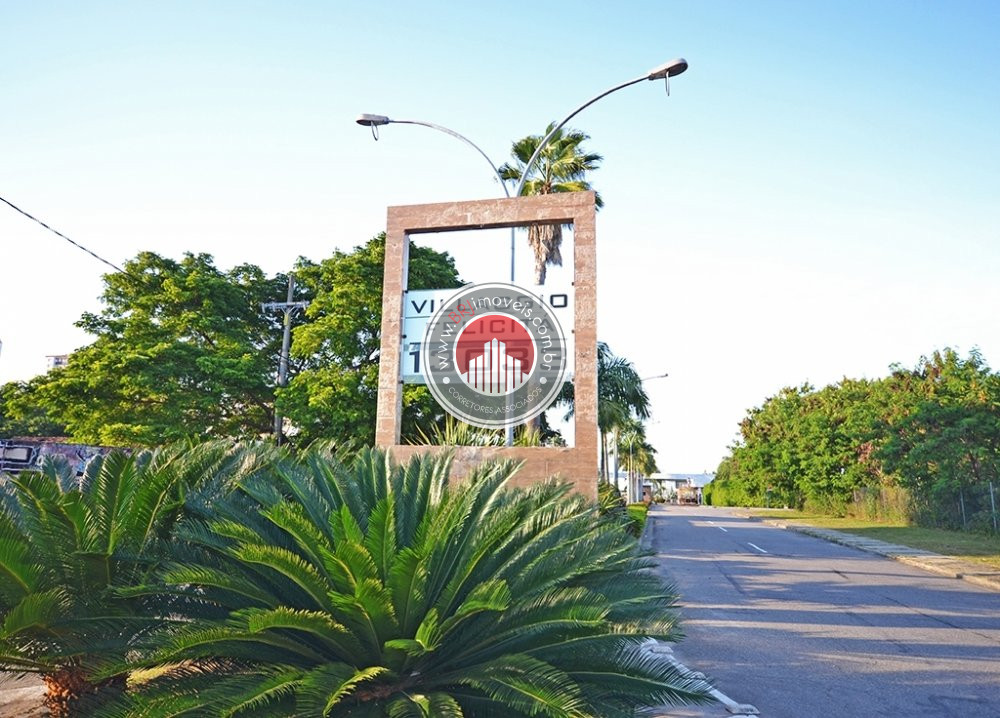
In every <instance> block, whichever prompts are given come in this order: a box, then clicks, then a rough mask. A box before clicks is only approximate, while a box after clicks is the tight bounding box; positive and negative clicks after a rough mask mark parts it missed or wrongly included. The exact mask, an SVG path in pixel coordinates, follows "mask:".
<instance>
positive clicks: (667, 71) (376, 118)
mask: <svg viewBox="0 0 1000 718" xmlns="http://www.w3.org/2000/svg"><path fill="white" fill-rule="evenodd" d="M687 69H688V62H687V60H685V59H684V58H682V57H678V58H676V59H673V60H670V61H669V62H665V63H663V64H662V65H659V66H657V67H654V68H653V69H652V70H650V71H649V72H647V73H646V74H644V75H640V76H639V77H636V78H633V79H631V80H628V81H627V82H623V83H621V84H619V85H615V86H614V87H610V88H608V89H607V90H605V91H604V92H602V93H600V94H598V95H595V96H594V97H592V98H591V99H589V100H587V101H586V102H585V103H583V104H582V105H580V106H579V107H577V108H576V109H575V110H573V111H572V112H571V113H569V114H568V115H566V117H565V118H564V119H563V121H562V122H560V123H559V124H558V125H556V126H555V127H553V128H552V129H551V130H549V133H548V134H547V135H545V137H543V138H542V141H541V142H539V143H538V147H536V148H535V152H534V154H532V155H531V157H530V159H528V161H527V162H526V163H525V165H524V169H522V170H521V179H520V181H519V182H518V183H517V188H516V189H515V190H514V196H515V197H519V196H521V192H522V191H524V184H525V182H527V180H528V173H529V172H530V171H531V168H532V167H533V166H534V164H535V162H537V161H538V157H539V155H541V153H542V150H544V149H545V146H546V145H547V144H548V143H549V142H551V141H552V138H553V137H555V135H556V133H557V132H559V130H561V129H562V128H563V126H564V125H565V124H566V123H567V122H569V121H570V120H572V119H573V118H574V117H576V116H577V115H578V114H579V113H580V112H582V111H583V110H585V109H587V108H588V107H590V106H591V105H592V104H594V103H595V102H597V101H598V100H600V99H601V98H602V97H607V96H608V95H610V94H611V93H613V92H617V91H618V90H622V89H624V88H626V87H629V86H631V85H635V84H637V83H639V82H642V81H643V80H663V81H664V83H665V84H666V88H667V94H668V95H669V94H670V78H671V77H676V76H677V75H680V74H681V73H682V72H684V71H686V70H687ZM355 122H357V123H358V124H359V125H362V126H363V127H371V129H372V136H373V137H374V138H375V139H376V140H378V128H379V127H381V126H383V125H388V124H400V125H421V126H423V127H430V128H431V129H434V130H438V131H439V132H444V133H445V134H448V135H451V136H452V137H454V138H456V139H459V140H461V141H462V142H464V143H465V144H467V145H469V146H470V147H472V148H473V149H474V150H476V152H478V153H479V154H480V155H482V156H483V157H484V158H485V159H486V161H487V162H489V165H490V169H492V170H493V172H494V173H495V174H496V176H497V179H499V180H500V186H501V187H503V191H504V194H505V195H506V196H507V197H510V196H511V195H510V192H509V191H508V190H507V185H506V184H504V180H503V177H501V176H500V170H499V169H498V168H497V166H496V165H495V164H494V163H493V160H491V159H490V158H489V156H488V155H487V154H486V153H485V152H484V151H483V150H482V149H481V148H480V147H479V145H477V144H476V143H474V142H473V141H472V140H470V139H469V138H468V137H465V136H464V135H461V134H459V133H458V132H455V131H454V130H450V129H448V128H447V127H442V126H441V125H436V124H434V123H433V122H424V121H422V120H393V119H390V118H389V117H387V116H386V115H373V114H367V113H366V114H361V115H358V117H357V119H356V120H355ZM510 281H511V283H513V282H514V228H513V227H512V228H511V230H510ZM662 376H666V374H663V375H662ZM650 378H652V379H657V378H660V377H658V376H657V377H650ZM505 443H506V445H507V446H512V445H513V443H514V429H513V427H512V426H508V427H507V437H506V442H505ZM615 453H616V461H615V463H616V464H617V451H616V452H615ZM615 471H616V472H617V466H616V469H615ZM617 480H618V477H617V476H616V477H615V481H616V482H617Z"/></svg>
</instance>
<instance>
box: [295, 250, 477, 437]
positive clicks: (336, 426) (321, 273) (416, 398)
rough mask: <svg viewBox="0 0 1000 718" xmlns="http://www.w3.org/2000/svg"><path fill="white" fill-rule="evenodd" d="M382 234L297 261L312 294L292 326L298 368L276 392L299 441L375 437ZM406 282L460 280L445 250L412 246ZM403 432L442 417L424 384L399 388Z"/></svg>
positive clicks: (422, 284) (427, 285)
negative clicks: (301, 317)
mask: <svg viewBox="0 0 1000 718" xmlns="http://www.w3.org/2000/svg"><path fill="white" fill-rule="evenodd" d="M384 259H385V235H384V234H382V235H379V236H377V237H375V238H374V239H372V240H371V241H369V242H368V243H367V244H366V245H364V246H363V247H359V248H357V249H356V250H354V251H353V252H351V253H349V254H345V253H342V252H337V253H336V254H334V255H333V256H332V257H330V258H329V259H327V260H324V261H323V262H321V263H320V264H312V263H309V262H305V261H303V262H300V264H299V266H298V268H297V269H296V276H297V277H298V278H299V281H300V282H301V283H302V285H303V286H305V287H307V288H308V290H309V292H310V293H311V294H312V296H313V297H314V299H313V301H312V303H311V304H310V305H309V308H308V309H307V310H306V315H305V320H304V321H302V322H300V323H299V324H298V326H296V328H295V330H294V340H293V342H292V355H293V357H294V358H295V359H296V360H297V361H298V362H299V364H300V367H301V368H300V370H299V371H298V372H297V373H296V375H295V376H294V377H293V378H292V380H291V382H290V383H289V385H288V387H287V388H286V389H283V390H281V391H280V392H279V399H278V405H279V408H280V410H281V412H282V414H283V415H284V416H286V417H288V419H289V420H290V421H291V422H292V423H293V424H294V425H295V426H296V428H297V429H298V430H299V431H300V432H301V433H300V434H299V436H298V437H297V440H298V441H299V442H300V443H304V442H307V441H309V440H312V439H317V438H332V439H337V440H340V441H344V440H354V441H355V442H357V443H359V444H364V443H368V444H370V443H372V442H373V441H374V438H375V410H376V400H377V393H378V363H379V347H380V342H381V322H382V277H383V272H384V270H383V262H384ZM408 286H409V288H410V289H442V288H449V287H458V286H461V282H460V281H459V278H458V272H457V270H456V269H455V264H454V260H452V258H451V257H450V256H448V255H447V254H442V253H440V252H435V251H434V250H432V249H427V248H425V247H419V246H416V245H411V247H410V266H409V273H408ZM403 408H404V411H403V432H404V433H405V434H411V433H414V432H415V431H416V428H417V427H418V426H420V425H424V426H427V425H429V424H431V423H433V422H435V421H438V420H440V419H441V418H442V416H443V412H442V411H441V409H440V408H439V407H438V405H437V403H436V402H435V401H434V399H433V397H432V396H431V395H430V392H428V391H427V389H425V388H424V387H422V386H418V385H412V384H409V385H406V386H405V387H404V389H403Z"/></svg>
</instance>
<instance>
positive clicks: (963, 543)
mask: <svg viewBox="0 0 1000 718" xmlns="http://www.w3.org/2000/svg"><path fill="white" fill-rule="evenodd" d="M750 513H751V514H752V515H754V516H760V517H762V518H773V519H789V520H792V521H796V522H801V523H804V524H809V525H810V526H818V527H820V528H825V529H834V530H836V531H844V532H845V533H850V534H857V535H858V536H864V537H866V538H872V539H878V540H879V541H888V542H889V543H896V544H900V545H902V546H910V547H912V548H919V549H923V550H925V551H933V552H934V553H940V554H944V555H945V556H954V557H955V558H958V559H962V560H963V561H970V562H972V563H980V564H984V565H986V566H989V567H991V568H993V569H996V570H998V571H1000V537H998V536H984V535H983V534H974V533H968V532H965V531H948V530H946V529H931V528H923V527H921V526H909V525H907V524H904V523H876V522H874V521H863V520H861V519H852V518H834V517H832V516H821V515H819V514H815V513H810V512H808V511H792V510H785V509H754V510H752V511H751V512H750Z"/></svg>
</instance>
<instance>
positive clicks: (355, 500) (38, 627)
mask: <svg viewBox="0 0 1000 718" xmlns="http://www.w3.org/2000/svg"><path fill="white" fill-rule="evenodd" d="M449 468H450V466H449V460H448V459H429V458H418V459H414V460H412V461H410V462H409V463H408V464H406V465H405V466H396V465H393V464H392V463H391V462H389V461H388V459H387V457H386V456H385V455H384V454H383V453H381V452H378V451H373V450H366V451H362V452H360V453H359V454H358V455H357V456H355V457H353V458H351V459H350V460H348V461H342V460H339V459H338V458H336V457H334V456H333V455H332V454H331V453H330V452H329V451H327V450H325V449H315V450H312V451H309V452H306V453H304V454H303V455H301V456H299V457H292V456H290V455H288V454H285V453H281V452H278V451H276V450H274V449H270V448H263V447H260V446H253V447H244V448H235V449H234V448H232V447H228V448H227V447H224V446H221V445H209V446H208V447H197V448H195V449H192V450H189V451H182V450H171V451H168V452H157V453H155V454H152V455H141V456H138V457H134V458H125V457H121V456H118V455H113V456H112V457H109V458H108V459H107V460H105V462H103V465H102V466H101V467H100V468H99V469H98V470H97V472H96V473H94V472H91V474H92V476H91V478H86V477H85V481H84V482H82V483H80V484H78V485H73V482H72V481H71V480H70V479H69V475H68V474H63V475H59V476H57V475H55V474H53V473H52V472H51V471H50V474H49V475H25V476H22V477H21V478H19V479H17V480H16V481H7V482H6V483H5V484H4V486H5V494H4V496H3V498H4V501H3V504H2V512H0V516H2V521H0V528H2V530H3V534H2V541H0V546H2V547H3V552H2V553H0V594H2V595H3V597H4V600H5V603H4V613H5V615H4V623H3V626H4V634H3V639H4V641H5V643H4V644H3V654H2V656H0V663H2V665H0V668H4V669H8V670H10V669H20V670H34V671H38V672H42V673H44V674H46V675H50V676H51V675H58V673H57V672H58V671H59V670H61V669H62V668H63V667H65V666H67V665H68V666H71V667H73V668H74V669H76V668H79V669H80V670H81V671H83V674H82V675H83V677H84V678H85V680H86V682H87V684H88V685H93V686H99V685H101V684H102V682H105V681H112V682H113V683H114V685H115V687H116V689H117V690H116V691H110V692H105V693H103V694H101V695H99V696H97V695H96V694H95V695H94V696H93V698H92V700H93V702H92V703H90V704H88V705H87V706H86V708H85V709H83V708H82V707H81V706H82V704H81V703H79V702H78V701H77V702H73V701H68V702H66V703H65V705H64V711H65V712H64V713H62V715H88V716H90V715H101V716H106V717H115V718H126V717H132V716H135V717H138V716H143V717H145V718H153V717H155V716H167V715H170V716H220V715H230V716H242V715H245V716H260V715H266V716H269V717H270V716H275V717H277V716H327V715H331V716H393V717H396V716H429V715H431V716H492V715H504V716H529V715H573V716H601V717H610V716H632V715H634V713H635V710H636V709H637V708H639V707H641V706H647V705H658V704H663V703H683V702H706V701H707V700H708V698H707V697H706V689H707V685H706V684H705V683H704V682H703V681H701V680H698V679H696V678H694V677H692V676H689V675H685V674H683V673H681V672H680V671H678V669H677V668H676V667H675V666H674V665H673V664H671V663H670V662H668V661H665V660H662V659H661V658H660V657H659V656H656V655H652V654H649V653H648V652H646V651H645V650H644V643H645V642H646V641H647V640H648V639H650V638H658V639H662V640H676V638H677V637H678V632H677V628H676V623H675V621H676V619H675V617H674V614H673V612H672V607H673V602H674V596H673V595H672V594H671V593H670V591H669V590H668V589H666V588H665V587H664V586H663V585H662V584H661V583H660V581H659V580H658V579H657V578H656V577H655V576H654V574H653V573H652V572H651V571H649V570H648V569H649V568H650V567H651V560H650V559H649V558H648V557H646V556H644V555H643V554H641V553H640V552H639V551H638V548H637V543H636V541H635V540H634V538H632V537H631V536H630V535H629V534H628V532H627V530H626V528H625V526H624V525H623V523H622V522H620V521H617V520H613V519H608V518H600V517H599V516H598V511H597V510H596V509H595V507H593V506H591V505H588V504H587V503H586V502H585V501H584V500H583V499H581V498H580V497H579V496H576V495H573V494H571V493H569V488H568V487H567V486H565V485H559V484H556V483H544V484H539V485H536V486H534V487H532V488H531V489H529V490H513V489H508V488H506V487H505V485H506V483H507V481H508V479H509V477H510V476H511V475H512V473H513V472H514V467H513V466H512V465H509V464H502V463H499V464H487V465H484V466H482V467H480V468H479V469H478V470H477V471H476V472H475V475H474V476H472V477H471V478H469V479H468V480H467V481H466V482H464V483H463V484H462V485H461V486H458V487H453V486H450V485H449V483H448V481H447V475H448V472H449ZM46 487H47V488H46ZM33 507H34V508H33ZM19 521H20V523H18V522H19ZM39 532H42V533H43V535H46V536H51V539H50V540H49V543H51V544H52V546H53V547H55V548H53V549H52V550H53V551H57V553H54V554H52V555H53V556H55V557H57V558H56V560H55V563H54V566H57V567H59V570H49V573H50V574H51V578H49V579H46V580H47V581H48V583H46V582H43V581H42V580H41V578H40V577H41V575H42V574H43V573H45V570H47V569H45V567H44V566H43V565H42V563H43V561H42V560H41V559H38V560H37V561H34V562H33V561H32V560H31V559H30V558H28V557H29V556H30V555H31V554H30V553H29V551H28V549H27V547H26V544H25V541H27V540H29V538H30V540H33V537H34V536H36V535H38V534H39ZM74 546H75V547H77V548H76V549H73V548H72V547H74ZM60 547H62V548H60ZM45 562H46V563H47V559H46V561H45ZM33 563H34V564H37V565H34V566H33V567H32V564H33ZM46 575H48V574H46ZM22 584H24V585H22ZM25 585H26V586H27V588H25ZM29 594H30V595H36V596H39V597H40V598H38V599H34V600H33V602H32V601H28V599H27V598H26V597H27V596H28V595H29ZM28 603H31V605H32V606H36V605H37V609H36V612H37V613H38V615H37V616H35V617H34V618H33V619H31V620H28V619H27V608H28ZM78 606H84V607H85V608H86V611H85V612H80V610H79V608H78ZM22 616H23V617H24V618H22ZM43 621H44V623H43ZM18 630H21V631H22V632H21V633H19V632H18ZM46 630H51V631H54V632H55V634H56V635H58V636H60V637H66V640H65V641H63V642H61V643H57V642H54V641H52V640H47V639H45V638H44V634H45V631H46ZM24 631H27V633H23V632H24ZM20 635H24V636H26V638H25V639H24V640H20V639H18V636H20ZM140 668H141V669H148V671H147V672H145V673H144V676H145V677H144V678H143V680H142V681H133V685H132V686H131V690H129V691H127V692H125V693H124V694H122V693H121V692H122V690H123V689H124V687H125V683H124V677H125V676H126V675H128V674H129V673H130V672H133V671H135V670H136V669H140ZM53 671H55V673H54V672H53ZM98 702H100V703H106V705H104V706H103V707H102V708H100V710H97V709H96V708H95V703H98Z"/></svg>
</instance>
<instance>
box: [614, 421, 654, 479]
mask: <svg viewBox="0 0 1000 718" xmlns="http://www.w3.org/2000/svg"><path fill="white" fill-rule="evenodd" d="M615 450H616V451H617V452H618V456H619V457H621V458H620V459H619V462H620V464H621V465H622V466H624V467H625V470H626V471H627V472H628V475H629V476H630V477H632V478H638V477H640V476H649V475H650V474H653V473H655V472H656V471H657V468H656V449H655V448H653V446H652V445H651V444H650V443H649V441H648V440H647V438H646V427H645V425H644V424H643V423H642V422H641V421H639V420H638V419H635V418H632V417H629V418H628V419H627V420H626V421H624V422H622V424H621V425H620V426H619V427H618V431H617V446H616V447H615Z"/></svg>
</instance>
